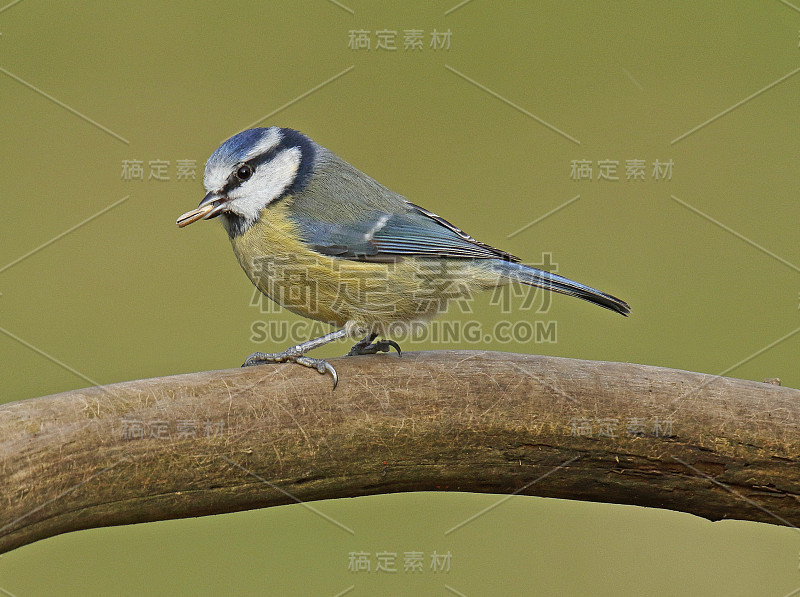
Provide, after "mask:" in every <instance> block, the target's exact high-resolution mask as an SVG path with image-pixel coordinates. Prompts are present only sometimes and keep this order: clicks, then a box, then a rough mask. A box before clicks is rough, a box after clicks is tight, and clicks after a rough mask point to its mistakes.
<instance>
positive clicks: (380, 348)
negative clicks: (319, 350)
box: [344, 338, 403, 357]
mask: <svg viewBox="0 0 800 597" xmlns="http://www.w3.org/2000/svg"><path fill="white" fill-rule="evenodd" d="M392 348H394V349H395V350H396V351H397V354H398V355H399V356H403V351H402V350H400V345H399V344H398V343H397V342H395V341H394V340H385V339H384V340H378V341H377V342H372V343H370V342H369V341H367V338H364V340H361V341H360V342H356V344H355V345H354V346H353V348H351V349H350V352H348V353H347V354H346V355H344V356H346V357H355V356H360V355H363V354H377V353H379V352H391V349H392Z"/></svg>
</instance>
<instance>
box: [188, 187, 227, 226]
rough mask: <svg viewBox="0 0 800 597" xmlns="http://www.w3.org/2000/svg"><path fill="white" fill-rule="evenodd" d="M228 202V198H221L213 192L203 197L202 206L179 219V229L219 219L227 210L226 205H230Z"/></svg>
mask: <svg viewBox="0 0 800 597" xmlns="http://www.w3.org/2000/svg"><path fill="white" fill-rule="evenodd" d="M228 201H230V199H228V198H227V197H220V196H219V195H215V194H214V193H213V192H211V193H209V194H208V195H206V196H205V197H203V200H202V201H201V202H200V205H198V206H197V209H193V210H192V211H187V212H186V213H185V214H183V215H182V216H181V217H179V218H178V221H177V224H178V228H183V227H184V226H188V225H189V224H192V223H193V222H196V221H197V220H208V219H210V218H215V217H217V216H218V215H219V214H220V213H222V212H223V211H224V210H225V205H226V204H227V203H228Z"/></svg>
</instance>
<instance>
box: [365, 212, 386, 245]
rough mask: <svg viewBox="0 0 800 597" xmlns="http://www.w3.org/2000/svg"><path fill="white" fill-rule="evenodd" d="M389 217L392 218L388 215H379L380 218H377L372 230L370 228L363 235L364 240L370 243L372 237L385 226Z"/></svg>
mask: <svg viewBox="0 0 800 597" xmlns="http://www.w3.org/2000/svg"><path fill="white" fill-rule="evenodd" d="M391 217H392V216H391V215H390V214H383V215H381V217H380V218H378V221H377V222H376V223H375V225H374V226H373V227H372V228H370V229H369V230H368V231H367V233H366V234H364V240H365V241H371V240H372V239H373V237H374V236H375V235H376V234H377V233H378V231H379V230H381V229H382V228H383V227H384V226H386V222H388V221H389V218H391Z"/></svg>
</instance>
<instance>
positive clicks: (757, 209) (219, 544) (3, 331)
mask: <svg viewBox="0 0 800 597" xmlns="http://www.w3.org/2000/svg"><path fill="white" fill-rule="evenodd" d="M799 41H800V5H798V4H794V5H793V4H792V3H790V2H786V1H783V0H781V1H775V2H765V3H753V2H744V1H735V0H727V1H725V2H717V1H712V2H704V3H696V2H688V1H675V2H670V3H668V4H658V3H652V2H635V1H626V2H594V3H564V2H556V1H552V2H545V1H536V2H504V3H499V2H489V1H486V0H472V1H469V0H468V1H466V2H460V3H459V2H458V0H448V1H445V0H435V1H430V0H429V1H425V2H421V1H414V2H412V1H408V2H403V3H402V4H401V3H391V2H367V1H365V0H343V1H342V2H341V3H339V2H336V1H332V0H316V1H313V2H311V1H307V2H291V1H289V0H284V1H274V2H263V3H247V2H225V3H203V2H187V1H176V2H170V3H150V4H146V3H139V4H130V5H123V4H115V5H113V8H111V5H110V4H108V3H100V2H82V3H37V2H33V1H31V0H23V1H19V0H17V1H16V2H11V3H10V4H8V5H7V6H5V7H0V55H1V56H2V59H0V101H1V102H2V104H1V105H2V111H3V118H2V120H1V121H0V132H1V134H2V138H3V142H2V144H0V163H2V168H0V188H2V196H3V198H2V206H3V212H4V213H3V217H2V219H0V238H2V245H1V246H0V356H1V357H2V358H0V376H1V377H2V380H3V394H2V396H0V400H2V401H4V402H10V401H14V400H22V399H25V398H30V397H34V396H41V395H46V394H51V393H56V392H62V391H66V390H70V389H74V388H80V387H85V386H87V385H91V384H107V383H113V382H118V381H124V380H131V379H139V378H147V377H155V376H163V375H172V374H178V373H185V372H192V371H202V370H207V369H224V368H229V367H238V366H239V365H240V364H241V362H242V361H243V360H244V358H245V357H246V356H247V355H248V354H250V353H251V352H253V351H254V350H265V351H275V350H282V349H283V348H285V347H286V346H287V345H288V344H290V343H293V342H295V341H299V340H303V339H305V338H303V337H300V338H297V340H295V339H294V338H292V337H291V335H290V336H288V337H287V336H284V337H279V334H278V332H277V331H276V330H280V329H281V328H280V327H279V326H280V325H283V326H286V327H285V328H283V329H295V330H298V329H299V330H303V329H310V328H302V327H297V325H298V322H302V320H301V319H299V318H298V317H296V316H294V315H291V314H289V313H288V312H285V311H282V310H280V309H276V308H273V307H270V306H269V305H266V304H264V303H262V302H261V301H260V300H259V299H258V296H257V295H255V294H254V290H253V287H252V286H251V284H250V282H249V281H248V280H247V278H246V277H245V275H244V274H243V272H242V271H241V269H240V268H239V266H238V264H237V263H236V260H235V258H234V256H233V253H232V251H231V248H230V243H229V242H228V240H227V236H226V235H225V233H224V231H223V230H222V228H221V226H220V225H219V224H218V223H217V222H213V221H212V222H201V223H198V224H195V225H193V226H191V227H190V228H187V229H185V230H179V229H178V228H177V227H176V226H175V219H176V217H177V216H178V215H180V214H181V213H183V212H185V211H188V210H189V209H191V208H193V207H195V206H196V205H197V204H198V202H199V201H200V199H201V198H202V197H203V195H204V190H203V187H202V171H203V166H204V163H205V159H206V158H207V157H208V156H209V155H210V153H211V152H212V151H213V150H214V149H215V148H216V147H217V146H218V144H219V143H220V142H222V141H223V140H224V139H226V138H227V137H229V136H231V135H232V134H234V133H236V132H238V131H240V130H242V129H245V128H249V127H251V126H271V125H278V126H285V127H291V128H296V129H299V130H301V131H303V132H305V133H307V134H308V135H309V136H311V137H312V138H314V139H315V140H316V141H317V142H319V143H320V144H322V145H324V146H326V147H328V148H329V149H331V150H333V151H334V152H336V153H337V154H339V155H340V156H341V157H343V158H344V159H345V160H347V161H349V162H350V163H352V164H353V165H354V166H356V167H357V168H359V169H360V170H362V171H363V172H365V173H367V174H369V175H370V176H372V177H374V178H376V179H377V180H379V181H380V182H382V183H383V184H385V185H386V186H388V187H389V188H391V189H393V190H395V191H397V192H399V193H402V194H403V195H405V196H406V197H408V198H409V199H410V200H412V201H414V202H415V203H418V204H420V205H423V206H425V207H427V208H428V209H431V210H433V211H435V212H437V213H438V214H440V215H442V216H443V217H445V218H447V219H449V220H451V221H453V222H454V223H455V224H457V225H459V226H460V227H461V228H463V229H464V230H465V231H467V232H468V233H469V234H471V235H473V236H475V237H477V238H478V239H480V240H482V241H484V242H487V243H490V244H492V245H494V246H498V247H501V248H503V249H506V250H508V251H509V252H511V253H513V254H515V255H518V256H520V257H521V258H522V259H523V260H524V261H526V262H528V263H533V264H536V263H548V264H549V268H550V269H554V268H556V267H557V271H558V272H559V273H561V274H563V275H566V276H569V277H571V278H573V279H576V280H578V281H581V282H583V283H586V284H590V285H592V286H595V287H597V288H600V289H601V290H604V291H606V292H610V293H612V294H615V295H617V296H620V297H621V298H623V299H625V300H627V301H628V302H629V303H630V304H631V306H632V308H633V314H632V315H631V317H630V318H628V319H623V318H621V317H619V316H615V315H614V314H612V313H610V312H607V311H604V310H601V309H598V308H596V307H593V306H591V305H589V304H587V303H583V302H581V301H578V300H575V299H571V298H568V297H562V296H556V297H553V298H552V301H550V302H549V303H548V304H547V305H537V306H536V307H535V308H533V309H531V308H527V309H526V308H524V306H523V305H521V299H520V298H519V297H513V296H512V297H511V298H510V300H511V309H505V310H504V309H501V308H499V307H498V305H496V304H492V303H493V302H496V301H494V299H493V297H492V296H490V295H486V296H482V297H478V298H477V299H476V300H475V301H473V302H472V303H471V304H470V308H469V309H468V310H467V312H464V311H463V310H462V309H458V308H457V309H452V310H451V312H450V313H448V314H447V315H445V316H444V317H442V318H441V321H442V322H456V323H457V322H461V323H463V324H466V323H470V325H477V326H479V329H480V330H482V333H481V334H480V335H479V337H478V338H477V339H474V338H473V339H466V338H460V339H457V340H456V341H455V342H453V341H449V342H442V341H441V338H438V337H434V336H433V335H428V336H424V335H423V336H420V337H415V338H406V339H403V338H397V340H399V341H400V342H401V344H402V345H403V348H404V349H405V350H435V349H440V348H465V349H470V348H472V349H493V350H503V351H513V352H523V353H540V354H548V355H557V356H565V357H573V358H581V359H595V360H609V361H629V362H635V363H644V364H650V365H658V366H664V367H672V368H678V369H687V370H692V371H700V372H705V373H712V374H719V373H724V374H725V375H729V376H732V377H738V378H743V379H750V380H757V381H761V380H763V379H764V378H769V377H780V378H781V379H782V381H783V385H786V386H792V387H800V369H798V366H797V363H798V359H797V356H798V350H800V276H798V274H800V246H798V242H797V238H798V237H797V229H798V228H797V226H798V221H800V202H798V189H800V161H799V160H798V156H800V135H798V131H799V130H800V110H798V109H797V107H798V94H800V47H799V46H800V43H799ZM540 307H542V308H540ZM538 311H541V312H538ZM536 321H540V322H542V327H541V328H540V329H542V330H548V332H547V333H543V334H541V335H540V336H538V337H537V336H536V335H535V334H534V336H533V338H532V339H531V338H527V337H523V335H517V336H515V335H514V334H511V335H510V336H509V335H505V336H503V337H499V336H498V334H496V333H494V332H495V331H496V330H497V329H498V328H497V327H496V326H497V325H498V324H503V323H505V324H510V325H512V326H513V325H515V324H518V325H517V329H521V330H523V332H524V331H525V329H526V328H525V327H524V326H525V325H529V324H530V325H533V324H534V323H535V322H536ZM293 325H294V326H295V327H294V328H291V327H290V326H293ZM299 325H302V324H299ZM534 329H535V328H534ZM259 330H261V331H262V332H263V330H268V332H269V333H266V334H264V333H258V332H259ZM348 348H349V345H345V343H340V344H337V345H335V346H329V347H326V348H325V349H323V350H320V351H318V352H317V353H315V354H316V356H334V355H339V354H342V353H344V352H346V350H347V349H348ZM313 374H314V373H312V372H309V375H313ZM674 432H675V433H677V434H680V421H675V422H674ZM31 499H32V500H33V499H34V498H33V497H31ZM498 499H499V498H498V496H492V495H470V494H455V493H451V494H448V493H418V494H405V495H389V496H378V497H369V498H359V499H351V500H332V501H326V502H321V503H318V504H316V506H317V507H318V508H319V509H320V510H322V511H324V512H325V514H326V515H328V516H331V517H333V518H335V519H336V520H340V521H342V522H343V523H344V524H346V525H347V526H348V527H350V528H352V529H354V530H355V535H350V534H348V533H344V532H342V531H341V529H339V528H337V527H336V526H335V525H331V524H329V523H328V522H327V521H326V520H324V519H323V518H321V517H318V516H315V515H314V514H313V513H312V512H309V511H308V510H306V509H304V508H303V507H302V506H300V505H295V506H284V507H279V508H272V509H267V510H260V511H253V512H245V513H238V514H231V515H224V516H216V517H208V518H202V519H192V520H182V521H169V522H161V523H152V524H143V525H136V526H129V527H118V528H109V529H98V530H90V531H82V532H78V533H72V534H69V535H64V536H60V537H55V538H52V539H48V540H45V541H41V542H39V543H36V544H33V545H29V546H26V547H22V548H20V549H17V550H15V551H13V552H11V553H8V554H6V555H3V556H2V557H0V593H3V594H7V595H16V596H19V597H22V596H27V595H143V594H169V595H218V594H238V595H250V594H253V595H265V594H266V595H330V596H334V595H344V594H348V595H353V596H356V595H378V594H380V595H449V594H450V595H468V596H472V595H522V594H563V595H568V594H569V595H578V594H580V595H622V594H628V595H630V594H636V595H690V594H694V595H778V596H780V595H787V594H794V592H795V591H798V590H800V571H799V570H798V557H799V554H800V536H798V534H797V532H796V530H794V529H787V528H783V527H777V526H770V525H765V524H756V523H746V522H734V521H725V522H718V523H713V524H712V523H710V522H708V521H706V520H702V519H699V518H697V517H694V516H690V515H686V514H679V513H674V512H667V511H659V510H651V509H643V508H636V507H627V506H614V505H605V504H592V503H579V502H570V501H564V500H554V499H541V498H532V497H523V496H518V497H514V498H512V499H509V500H507V501H506V502H504V503H503V504H502V505H501V506H499V507H497V508H495V509H494V510H492V511H491V512H490V513H488V514H486V515H484V516H483V517H481V518H480V519H478V520H476V521H474V522H473V523H471V524H470V525H467V526H465V527H463V528H462V529H460V530H459V531H458V532H455V533H452V534H449V535H445V534H444V532H445V531H446V530H447V529H450V528H451V527H453V526H454V525H455V524H458V523H459V522H460V521H462V520H463V519H465V518H468V517H469V516H472V515H473V514H475V513H476V512H478V511H480V510H481V509H483V508H485V507H487V506H489V505H491V504H493V503H495V502H496V501H497V500H498ZM382 552H388V553H396V554H398V555H397V557H398V560H397V561H398V564H397V565H398V567H399V571H398V572H396V573H387V572H376V571H375V568H376V563H377V561H378V560H377V557H378V556H377V554H379V553H382ZM351 553H366V554H369V557H370V558H371V561H372V572H369V573H368V572H363V571H362V572H355V571H353V570H350V569H349V564H350V557H351V556H350V554H351ZM405 553H422V554H423V558H424V568H423V570H422V571H420V572H403V566H402V561H403V554H405ZM434 554H438V555H443V554H444V555H446V554H449V555H447V569H445V566H444V565H442V566H433V567H431V565H430V563H431V561H432V559H433V558H434ZM441 561H442V562H443V561H444V560H441Z"/></svg>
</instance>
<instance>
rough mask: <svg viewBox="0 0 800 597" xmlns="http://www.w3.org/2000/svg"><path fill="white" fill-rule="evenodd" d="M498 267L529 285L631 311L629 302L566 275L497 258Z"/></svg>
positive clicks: (502, 271) (608, 307) (623, 312)
mask: <svg viewBox="0 0 800 597" xmlns="http://www.w3.org/2000/svg"><path fill="white" fill-rule="evenodd" d="M495 263H497V267H498V269H499V270H500V273H501V274H502V275H503V276H504V277H506V278H508V279H510V280H513V281H515V282H521V283H523V284H527V285H528V286H536V287H538V288H544V289H545V290H552V291H553V292H559V293H561V294H568V295H569V296H576V297H578V298H580V299H583V300H585V301H589V302H590V303H594V304H595V305H600V306H601V307H604V308H606V309H610V310H611V311H615V312H617V313H619V314H621V315H625V316H627V315H628V313H630V312H631V308H630V307H629V306H628V303H626V302H625V301H623V300H621V299H618V298H617V297H615V296H611V295H610V294H606V293H605V292H601V291H600V290H597V289H595V288H592V287H590V286H586V285H584V284H581V283H580V282H575V281H573V280H570V279H569V278H565V277H564V276H559V275H558V274H552V273H550V272H546V271H544V270H540V269H536V268H535V267H530V266H527V265H522V264H521V263H515V262H513V261H500V260H497V261H496V262H495Z"/></svg>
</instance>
